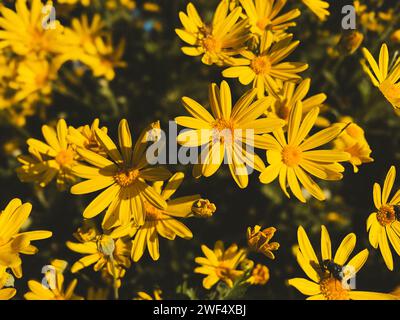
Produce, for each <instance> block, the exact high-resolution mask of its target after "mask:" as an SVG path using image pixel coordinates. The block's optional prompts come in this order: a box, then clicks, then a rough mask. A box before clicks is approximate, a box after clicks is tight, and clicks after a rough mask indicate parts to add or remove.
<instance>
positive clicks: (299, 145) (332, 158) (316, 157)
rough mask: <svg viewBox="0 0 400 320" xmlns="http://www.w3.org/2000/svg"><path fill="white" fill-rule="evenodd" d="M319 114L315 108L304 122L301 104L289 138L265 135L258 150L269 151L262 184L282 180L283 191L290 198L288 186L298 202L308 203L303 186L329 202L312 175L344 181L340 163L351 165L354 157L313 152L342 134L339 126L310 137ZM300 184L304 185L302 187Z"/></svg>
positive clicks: (295, 111) (294, 111)
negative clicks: (350, 162) (349, 161)
mask: <svg viewBox="0 0 400 320" xmlns="http://www.w3.org/2000/svg"><path fill="white" fill-rule="evenodd" d="M318 114H319V108H317V107H315V108H313V109H312V110H311V111H310V112H308V113H307V114H306V115H305V117H304V118H303V108H302V104H301V102H298V103H297V104H296V106H295V107H294V108H292V110H291V111H290V114H289V119H288V129H287V133H286V136H287V137H285V134H284V132H283V130H282V129H278V130H276V131H274V132H273V135H264V136H262V137H261V138H260V139H259V141H256V146H258V147H259V148H264V149H266V150H267V161H268V163H269V166H268V167H267V168H266V169H265V170H264V171H263V172H262V173H261V175H260V181H261V182H262V183H266V184H268V183H271V182H272V181H274V180H275V179H277V178H278V177H279V184H280V186H281V189H282V190H283V192H284V193H285V195H286V196H287V197H290V196H289V193H288V192H287V190H286V186H287V184H289V187H290V189H291V190H292V192H293V194H294V195H295V197H296V198H297V199H299V200H300V201H302V202H306V199H305V197H304V195H303V192H302V190H301V188H300V183H301V185H303V187H304V188H305V189H306V190H307V191H308V192H309V193H310V194H311V195H312V196H313V197H315V198H317V199H318V200H321V201H322V200H325V194H324V193H323V191H322V190H321V188H320V187H319V186H318V185H317V184H316V183H315V182H314V180H313V179H312V178H311V177H310V174H311V175H314V176H316V177H317V178H320V179H323V180H340V179H342V177H343V176H342V174H341V172H343V171H344V168H343V166H342V165H341V164H339V162H341V161H347V160H349V159H350V155H349V154H348V153H347V152H343V151H337V150H331V149H326V150H313V149H316V148H318V147H320V146H322V145H324V144H327V143H328V142H331V141H332V140H333V139H335V138H336V137H337V136H338V135H339V134H340V132H341V129H340V128H339V127H337V126H331V127H329V128H326V129H323V130H321V131H319V132H317V133H315V134H313V135H312V136H310V137H307V136H308V135H309V133H310V131H311V129H312V128H313V126H314V124H315V121H316V120H317V117H318ZM299 181H300V183H299Z"/></svg>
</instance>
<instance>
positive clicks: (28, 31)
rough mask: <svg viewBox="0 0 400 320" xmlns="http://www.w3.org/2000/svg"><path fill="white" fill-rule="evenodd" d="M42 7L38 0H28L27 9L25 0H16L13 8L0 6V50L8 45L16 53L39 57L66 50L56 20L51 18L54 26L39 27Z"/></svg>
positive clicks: (41, 22)
mask: <svg viewBox="0 0 400 320" xmlns="http://www.w3.org/2000/svg"><path fill="white" fill-rule="evenodd" d="M49 3H50V4H51V3H52V2H51V1H50V2H49ZM43 7H44V5H43V3H42V1H41V0H32V1H31V6H30V8H28V6H27V1H26V0H17V1H16V2H15V10H16V11H13V10H11V9H9V8H7V7H5V6H2V7H1V8H0V13H1V16H2V18H1V19H0V49H2V48H6V47H11V49H12V50H13V51H14V52H15V53H16V54H18V55H21V56H27V55H35V56H38V57H41V58H44V57H45V56H46V55H47V54H48V53H53V54H57V53H60V52H63V51H64V50H66V47H65V38H64V37H63V27H62V26H61V24H60V23H59V22H58V21H55V28H48V29H46V28H43V25H42V24H43V18H44V15H43V13H42V10H43Z"/></svg>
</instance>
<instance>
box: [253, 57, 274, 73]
mask: <svg viewBox="0 0 400 320" xmlns="http://www.w3.org/2000/svg"><path fill="white" fill-rule="evenodd" d="M271 66H272V65H271V61H270V60H269V58H268V57H267V56H259V57H255V58H254V59H253V60H252V61H251V63H250V67H251V68H252V69H253V71H254V72H255V73H256V74H268V73H269V72H270V71H271Z"/></svg>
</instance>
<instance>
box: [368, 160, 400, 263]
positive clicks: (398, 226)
mask: <svg viewBox="0 0 400 320" xmlns="http://www.w3.org/2000/svg"><path fill="white" fill-rule="evenodd" d="M395 179H396V168H395V167H394V166H391V167H390V170H389V172H388V173H387V175H386V179H385V182H384V183H383V188H382V189H381V186H380V185H379V184H378V183H375V184H374V189H373V198H374V204H375V208H376V210H377V211H375V212H373V213H371V214H370V215H369V217H368V220H367V231H369V242H370V243H371V245H372V246H373V247H374V248H375V249H377V248H378V247H379V249H380V251H381V254H382V257H383V259H384V260H385V263H386V266H387V267H388V269H389V270H393V257H392V252H391V250H390V247H389V242H390V244H391V245H392V247H393V248H394V250H395V252H396V253H397V254H398V255H399V256H400V221H399V216H398V215H397V214H396V210H399V209H398V206H399V205H400V189H399V190H397V191H396V193H395V194H394V195H393V197H392V198H391V199H390V200H389V196H390V193H391V191H392V189H393V185H394V181H395ZM388 239H389V241H388Z"/></svg>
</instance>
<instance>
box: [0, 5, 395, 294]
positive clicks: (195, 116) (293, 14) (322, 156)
mask: <svg viewBox="0 0 400 320" xmlns="http://www.w3.org/2000/svg"><path fill="white" fill-rule="evenodd" d="M59 2H60V3H65V4H68V5H75V4H78V3H80V4H81V5H83V6H88V5H90V4H91V1H90V0H81V1H78V0H64V1H59ZM286 2H287V1H286V0H240V1H228V0H222V1H221V2H220V4H219V5H218V7H217V8H216V10H215V13H214V17H213V19H212V22H211V23H210V24H208V23H205V22H203V19H202V18H201V16H200V15H199V13H198V12H197V10H196V8H195V6H194V5H193V4H192V3H189V4H188V5H187V10H186V12H180V13H179V18H180V20H181V22H182V25H183V28H181V29H176V33H177V35H178V36H179V37H180V38H181V39H182V40H183V41H184V42H185V43H187V46H185V47H183V48H182V51H183V53H184V54H186V55H188V56H201V57H202V58H201V61H202V62H203V63H204V64H206V65H214V64H215V65H217V66H218V67H221V68H223V70H222V76H223V77H224V78H237V79H238V81H239V82H240V83H241V84H242V85H243V86H248V85H250V84H251V85H252V88H251V89H250V90H248V91H246V92H245V93H244V94H243V95H242V97H240V99H238V100H237V101H236V103H234V102H233V98H232V93H231V88H230V86H229V84H228V82H227V81H222V82H221V84H220V86H218V85H217V84H215V83H211V84H210V85H209V104H210V107H211V110H210V111H209V110H207V108H205V107H204V106H202V105H201V104H200V103H198V102H197V101H195V100H194V99H192V98H189V97H183V98H182V103H183V106H184V108H185V110H186V111H187V112H188V113H189V114H190V116H179V117H176V118H175V122H176V123H177V124H179V125H180V126H182V127H186V128H188V129H190V130H186V131H184V132H183V133H181V134H180V135H179V136H178V137H177V141H178V143H180V144H181V145H184V146H189V147H202V148H203V149H202V153H201V154H200V155H199V160H200V161H199V163H197V164H195V165H194V167H193V176H194V177H195V178H200V177H202V176H204V177H211V176H212V175H214V174H215V173H216V172H217V171H218V170H219V168H220V167H221V164H222V162H223V160H224V159H225V158H226V157H228V158H229V159H230V160H231V161H230V162H229V164H228V167H229V170H230V173H231V175H232V178H233V179H234V181H235V183H236V184H237V185H238V186H239V187H240V188H246V187H247V186H248V183H249V174H250V173H251V171H252V170H253V169H254V170H256V171H258V172H259V181H260V182H261V183H263V184H270V183H272V182H273V181H275V180H278V182H279V186H280V188H281V190H282V191H283V193H284V194H285V195H286V196H287V197H288V198H290V196H291V194H292V195H294V196H295V197H296V198H297V199H298V200H299V201H301V202H303V203H305V202H306V200H307V199H308V198H309V197H310V195H311V196H312V197H314V198H316V199H317V200H320V201H323V200H325V199H326V194H325V192H324V191H323V189H321V187H320V186H319V185H318V184H317V183H316V182H315V181H314V177H316V178H318V179H320V180H326V181H334V180H341V179H342V178H343V172H344V171H345V167H344V166H343V163H344V162H349V163H351V164H352V166H353V170H354V172H358V170H359V166H360V165H362V164H363V163H369V162H372V161H373V159H372V158H371V156H370V155H371V148H370V146H369V144H368V142H367V140H366V138H365V134H364V131H363V129H362V128H361V127H360V126H358V125H357V124H356V123H354V122H353V120H352V119H351V118H349V117H339V118H338V119H337V122H336V123H330V122H329V121H328V120H327V119H325V118H323V117H321V116H320V109H321V107H322V105H323V103H324V102H325V100H326V99H327V96H326V95H325V94H324V93H319V94H316V95H313V96H310V97H307V95H308V92H309V91H310V86H311V80H310V79H308V78H306V79H303V78H302V76H301V75H300V74H301V73H302V72H303V71H305V70H306V69H307V68H308V67H309V66H308V64H307V63H303V62H293V61H287V58H288V56H289V55H290V54H291V53H292V52H293V51H294V50H295V49H296V48H297V47H298V46H299V44H300V42H299V41H298V40H293V35H292V34H290V33H288V32H289V29H290V28H291V27H294V26H296V22H295V21H294V20H295V19H296V18H297V17H298V16H299V15H300V10H299V9H292V10H289V11H286V12H285V11H284V8H285V5H286ZM302 2H303V3H304V4H305V5H306V6H307V7H309V9H310V10H311V11H312V12H313V13H314V14H315V15H316V16H317V17H318V19H319V20H321V21H325V20H326V19H327V17H328V16H329V11H328V8H329V4H328V3H327V2H326V1H320V0H302ZM356 2H357V1H356ZM107 3H108V4H109V5H110V8H113V7H115V6H118V5H122V6H124V7H126V8H129V9H133V8H134V7H135V2H134V1H123V0H120V1H107ZM47 5H50V6H51V1H49V2H48V4H47ZM44 7H45V5H44V4H43V3H42V2H41V1H40V0H32V1H31V5H30V6H28V5H27V2H26V0H17V1H16V3H15V11H13V10H11V9H9V8H6V7H5V6H1V7H0V13H1V18H0V28H1V31H0V65H1V68H0V70H1V71H0V72H1V78H2V80H3V81H2V84H0V108H1V109H4V110H7V111H8V112H10V114H11V113H12V112H15V109H13V105H14V104H15V103H16V102H18V105H19V106H21V105H22V106H23V111H22V113H20V115H24V116H25V115H27V114H29V113H27V112H28V110H29V112H34V111H32V109H31V108H32V106H34V105H35V104H36V103H38V102H40V103H41V102H42V101H43V99H46V98H49V96H50V93H51V91H52V82H53V81H56V79H57V73H58V72H59V70H60V68H61V66H62V65H63V64H64V63H66V62H67V61H80V62H81V63H83V64H85V65H86V66H87V67H89V68H90V69H91V70H92V71H93V75H94V76H95V77H104V78H105V79H107V80H112V79H113V78H114V77H115V71H114V69H115V68H116V67H123V66H125V63H124V62H123V61H122V56H123V53H124V45H125V43H124V41H123V40H121V41H120V42H119V44H118V45H117V46H115V47H114V45H113V40H112V36H111V34H110V33H109V32H107V31H106V29H105V26H104V25H103V23H102V21H101V17H100V16H99V15H94V16H93V17H92V19H89V18H88V17H87V16H86V15H82V17H81V18H80V19H77V18H74V19H73V20H72V21H71V26H70V27H66V26H62V25H61V24H60V23H59V22H58V21H54V26H53V27H51V28H49V29H46V28H44V27H43V25H42V22H43V20H42V16H41V12H42V10H43V8H44ZM149 10H156V9H155V8H153V9H151V8H149ZM357 10H358V11H357V12H359V13H360V14H365V13H364V11H363V10H364V9H362V6H361V5H360V6H359V7H358V9H357ZM282 11H283V12H284V13H282ZM363 54H364V56H365V58H366V60H367V61H368V63H369V66H367V64H366V62H365V61H362V66H363V68H364V70H365V72H366V73H367V74H368V76H369V77H370V78H371V80H372V82H373V85H375V86H376V87H378V88H379V90H380V91H381V92H382V94H383V95H384V97H385V98H386V99H387V100H388V101H389V102H390V103H391V104H392V105H393V106H394V107H395V108H399V107H400V100H399V92H400V84H399V79H400V58H399V59H398V60H397V61H395V62H394V63H393V64H390V63H389V62H390V61H389V52H388V49H387V46H386V45H385V44H384V45H382V48H381V52H380V56H379V63H377V62H376V61H375V60H374V58H373V57H372V55H371V53H370V52H369V51H368V50H367V49H366V48H364V49H363ZM3 86H4V87H3ZM10 90H11V91H12V94H11V95H9V93H10ZM25 105H26V106H27V107H26V108H25V107H24V106H25ZM321 127H322V129H321ZM160 129H161V128H160V122H159V121H156V122H153V123H151V124H149V125H148V126H147V127H146V128H145V129H144V130H143V131H142V132H141V134H140V135H139V136H138V137H137V139H136V141H134V139H133V137H132V134H131V130H130V128H129V124H128V122H127V120H125V119H123V120H121V121H120V123H119V126H118V141H117V142H115V141H114V140H113V139H112V138H111V134H110V133H109V130H108V128H106V127H102V126H100V121H99V120H98V119H95V120H94V121H93V123H91V124H85V125H83V126H81V127H73V126H68V125H67V123H66V121H65V120H64V119H59V120H58V122H57V125H56V126H55V127H52V126H50V125H43V126H42V134H43V138H44V140H43V141H42V140H39V139H35V138H29V139H28V140H27V145H28V154H24V155H20V156H19V157H18V161H19V162H20V164H21V166H20V167H19V168H17V175H18V177H19V179H20V180H21V181H22V182H29V183H34V184H35V185H36V186H37V187H40V188H44V187H47V186H48V185H50V184H51V183H52V182H54V181H55V182H56V185H57V188H58V189H59V190H60V191H65V190H68V189H69V191H70V192H71V193H72V194H74V195H88V194H93V193H95V196H94V197H93V199H91V201H90V202H89V204H88V205H87V206H86V207H85V209H84V210H83V213H82V215H83V218H84V221H83V224H82V226H81V227H80V228H79V229H78V230H77V231H76V232H75V233H74V238H75V240H76V241H68V242H67V243H66V246H67V247H68V248H69V249H70V250H72V251H74V252H76V253H78V254H81V255H83V256H82V257H79V259H78V260H77V261H76V262H75V263H74V264H73V265H72V266H71V268H70V270H71V272H72V273H78V272H81V271H82V270H83V269H84V268H86V267H89V266H93V269H94V271H96V272H101V275H102V277H103V278H104V279H105V280H106V281H109V282H110V283H111V285H112V287H113V289H114V296H115V298H118V289H119V287H120V286H121V285H122V279H123V277H124V276H125V274H126V270H127V269H129V268H130V267H131V264H132V262H133V263H136V262H138V261H139V260H140V259H141V258H142V256H143V254H144V253H145V251H146V250H147V251H148V253H149V255H150V257H151V258H152V259H153V260H154V261H156V260H158V259H159V257H160V246H159V241H160V237H161V238H165V239H168V240H175V239H176V238H177V237H179V238H183V239H191V238H192V237H193V234H192V232H191V230H190V229H189V228H188V227H187V226H186V225H185V224H184V223H183V222H181V221H182V220H184V219H185V218H191V217H198V218H209V217H212V216H213V214H214V213H215V211H216V206H215V205H214V204H213V203H212V202H210V201H209V200H208V199H203V198H202V196H201V195H198V194H196V195H186V196H180V197H174V194H175V192H176V191H177V190H178V188H179V187H180V186H181V185H182V183H183V182H184V178H185V175H184V173H182V172H176V173H174V174H173V173H171V172H170V171H169V170H168V169H167V168H166V167H164V166H155V165H151V164H150V163H149V161H148V159H147V157H146V151H147V149H148V146H149V141H151V139H150V137H154V136H157V135H159V132H160ZM236 130H240V131H241V132H242V133H241V135H240V136H239V137H237V136H233V131H236ZM246 130H252V132H253V135H252V136H251V137H250V136H249V135H247V134H245V133H244V132H246ZM227 131H228V134H227ZM246 146H248V147H250V149H252V150H253V151H250V152H247V151H246V152H244V149H246V150H247V148H246ZM254 148H256V149H260V150H263V153H264V154H265V157H266V162H267V164H265V162H264V160H263V159H262V157H261V156H259V155H258V154H257V153H256V152H255V151H254ZM264 151H265V152H264ZM216 159H217V160H216ZM395 175H396V173H395V168H394V167H391V169H390V170H389V172H388V174H387V177H386V180H385V182H384V185H383V188H382V190H381V187H380V185H379V184H375V185H374V189H373V201H374V204H375V207H376V210H377V211H376V212H375V213H372V214H371V215H370V216H369V218H368V220H367V231H369V241H370V243H371V245H372V246H373V247H374V248H378V247H379V248H380V250H381V253H382V256H383V258H384V261H385V263H386V265H387V267H388V269H389V270H393V258H392V252H391V249H390V247H389V242H390V243H391V245H392V246H393V248H394V250H395V252H396V253H397V254H398V255H400V221H399V216H398V214H397V213H396V208H397V207H396V206H399V205H400V190H398V191H397V192H396V193H395V194H394V196H393V197H392V198H391V200H389V196H390V193H391V190H392V188H393V185H394V180H395ZM288 188H289V189H290V193H289V191H288ZM30 212H31V205H30V204H29V203H25V204H22V202H21V200H19V199H13V200H11V201H10V202H9V204H8V205H7V207H6V208H5V209H4V210H3V211H2V212H1V213H0V299H10V298H12V297H13V296H14V295H15V293H16V292H15V289H13V288H9V287H12V282H13V279H14V278H13V275H14V276H15V277H16V278H21V277H22V260H21V257H20V255H21V254H35V253H36V252H37V248H36V247H34V246H33V245H32V244H31V242H32V241H34V240H42V239H46V238H49V237H51V236H52V234H51V232H49V231H24V232H21V230H22V229H24V226H23V225H24V222H25V221H26V220H27V219H28V217H29V215H30ZM98 218H101V223H98ZM275 232H276V229H275V228H274V227H269V228H265V229H263V228H262V227H261V226H259V225H256V226H254V227H253V228H251V227H249V229H248V230H247V243H248V247H247V248H240V247H238V245H236V244H232V245H231V246H229V247H228V248H226V249H225V247H224V244H223V242H221V241H217V242H216V243H215V246H214V249H213V250H212V249H210V248H209V247H207V246H206V245H202V246H201V250H202V252H203V253H204V257H197V258H195V262H196V263H197V264H199V265H200V266H198V267H196V268H195V270H194V272H195V273H199V274H203V275H205V276H206V277H205V278H204V279H203V286H204V288H206V289H210V288H212V287H213V286H214V285H215V284H217V283H218V282H219V281H222V282H223V283H225V284H226V285H227V286H228V287H229V288H232V287H234V286H235V285H237V284H238V283H239V284H247V285H263V284H266V283H267V281H268V280H269V269H268V267H267V266H265V265H263V264H255V263H254V262H253V261H252V260H250V259H249V258H248V256H249V255H250V252H258V253H260V254H263V255H264V256H266V257H268V258H270V259H275V254H274V251H276V250H278V248H279V246H280V245H279V243H277V242H271V240H272V237H273V236H274V234H275ZM388 239H389V240H388ZM298 244H299V246H298V249H297V250H296V258H297V261H298V263H299V265H300V267H301V268H302V269H303V271H304V272H305V273H306V275H307V276H308V277H309V278H310V279H311V280H312V281H309V280H307V279H302V278H294V279H290V280H289V282H288V283H289V285H291V286H294V287H295V288H297V289H298V290H299V291H300V292H301V293H303V294H305V295H307V296H309V299H392V298H394V296H392V295H390V294H385V293H376V292H369V291H368V292H367V291H356V290H353V289H352V288H345V287H343V283H342V281H341V280H342V278H341V277H342V276H339V275H338V274H336V273H335V270H336V269H337V268H340V272H342V271H343V270H344V268H345V267H352V268H353V271H354V272H355V273H357V272H358V271H359V270H360V269H361V268H362V266H363V265H364V263H365V262H366V260H367V258H368V250H367V249H365V250H363V251H361V252H360V253H358V254H357V255H355V256H354V257H353V258H352V259H350V261H348V259H349V256H350V255H351V253H352V251H353V250H354V248H355V245H356V235H355V234H353V233H351V234H349V235H347V236H346V237H345V238H344V240H343V241H342V243H341V244H340V246H339V248H338V250H337V252H336V254H335V255H334V256H333V255H332V248H331V240H330V236H329V233H328V231H327V229H326V228H325V226H322V228H321V258H322V259H319V258H318V257H317V255H316V254H315V251H314V249H313V247H312V245H311V243H310V241H309V239H308V236H307V234H306V232H305V230H304V229H303V227H301V226H300V227H299V229H298ZM52 266H53V268H54V270H55V277H54V274H53V273H51V272H49V273H46V275H45V277H46V279H47V283H48V284H49V288H44V287H43V286H42V284H41V283H39V282H38V281H35V280H31V281H29V282H28V286H29V289H30V292H28V293H26V294H25V298H26V299H57V300H60V299H65V300H68V299H83V297H80V296H77V295H75V294H74V289H75V287H76V285H77V280H76V279H75V280H73V281H72V282H71V283H70V284H69V286H68V287H67V288H66V289H65V290H64V287H63V283H64V275H63V274H64V272H65V270H66V268H67V263H66V262H65V261H61V260H54V261H52ZM332 266H333V268H332ZM335 268H336V269H335ZM9 271H11V273H12V274H13V275H12V274H11V273H10V272H9ZM343 272H344V271H343ZM344 273H345V272H344ZM345 276H346V275H345ZM97 294H98V295H101V294H102V293H101V292H100V293H92V295H97ZM137 298H138V299H145V300H150V299H153V297H152V296H150V295H148V294H147V293H144V292H139V293H138V297H137ZM154 299H156V300H159V299H161V292H160V291H159V290H156V291H155V292H154Z"/></svg>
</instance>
